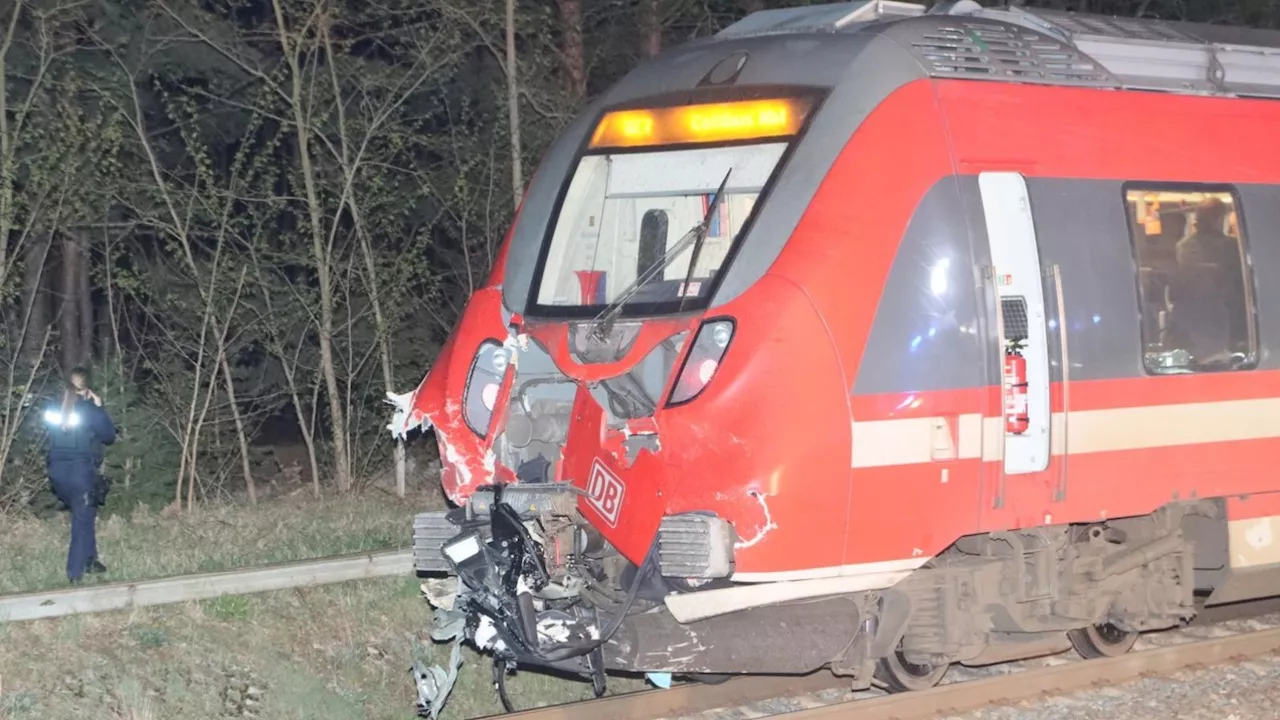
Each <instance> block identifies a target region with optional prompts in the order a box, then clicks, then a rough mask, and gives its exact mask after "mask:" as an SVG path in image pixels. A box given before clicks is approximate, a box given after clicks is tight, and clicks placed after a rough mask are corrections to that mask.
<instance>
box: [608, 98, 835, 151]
mask: <svg viewBox="0 0 1280 720" xmlns="http://www.w3.org/2000/svg"><path fill="white" fill-rule="evenodd" d="M810 109H811V102H810V101H809V100H808V99H807V98H775V99H770V100H742V101H737V102H723V103H704V104H700V105H683V106H678V107H666V108H651V109H643V110H617V111H614V112H611V113H608V114H606V115H605V116H604V118H602V119H601V120H600V124H599V125H597V126H596V130H595V133H594V134H593V135H592V138H591V147H593V148H599V147H635V146H638V145H670V144H678V143H703V142H726V141H732V140H754V139H759V138H769V137H783V136H788V135H794V134H796V133H797V132H799V131H800V127H801V125H803V124H804V121H805V118H807V117H808V115H809V111H810Z"/></svg>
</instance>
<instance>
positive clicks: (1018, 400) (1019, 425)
mask: <svg viewBox="0 0 1280 720" xmlns="http://www.w3.org/2000/svg"><path fill="white" fill-rule="evenodd" d="M1020 349H1021V348H1020V347H1018V344H1017V343H1010V345H1009V347H1008V348H1007V349H1006V350H1005V354H1004V416H1005V432H1008V433H1010V434H1012V435H1021V434H1023V433H1025V432H1026V431H1027V428H1029V427H1031V418H1030V416H1028V415H1027V359H1026V358H1024V357H1022V353H1020V352H1019V350H1020Z"/></svg>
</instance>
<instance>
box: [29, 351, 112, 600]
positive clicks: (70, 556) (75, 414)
mask: <svg viewBox="0 0 1280 720" xmlns="http://www.w3.org/2000/svg"><path fill="white" fill-rule="evenodd" d="M44 419H45V423H46V424H47V425H48V427H49V452H48V472H49V483H50V484H51V485H52V486H53V492H54V494H55V495H57V497H58V499H59V500H61V501H62V502H63V503H65V504H66V506H67V507H68V508H69V509H70V510H71V543H70V547H69V548H68V549H67V579H68V580H70V581H71V582H72V583H73V584H75V583H79V582H80V580H81V578H83V577H84V574H85V573H86V572H90V573H102V572H106V570H107V567H106V565H104V564H102V562H101V561H100V560H99V559H98V548H97V545H98V543H97V537H96V530H95V527H94V523H95V522H96V520H97V515H98V506H99V505H101V504H102V503H103V502H104V501H105V499H106V492H105V489H106V484H105V481H104V480H103V478H102V477H101V475H100V474H99V467H100V466H101V464H102V459H103V446H104V445H110V444H112V443H114V442H115V441H116V428H115V424H114V423H112V421H111V416H110V415H109V414H107V411H106V409H104V408H103V407H102V398H100V397H98V394H97V393H95V392H94V391H93V390H92V389H90V387H89V373H88V372H87V371H86V370H84V369H83V368H75V369H73V370H72V371H71V373H70V374H69V375H68V376H67V384H66V387H65V388H64V389H63V392H62V399H61V403H60V404H59V405H57V406H55V407H52V408H50V409H49V410H47V411H46V412H45V415H44Z"/></svg>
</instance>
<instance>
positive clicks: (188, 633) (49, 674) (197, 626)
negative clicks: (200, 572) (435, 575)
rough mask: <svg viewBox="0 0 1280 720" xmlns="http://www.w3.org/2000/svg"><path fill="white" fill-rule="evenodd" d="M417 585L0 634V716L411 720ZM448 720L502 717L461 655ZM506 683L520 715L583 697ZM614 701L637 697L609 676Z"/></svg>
mask: <svg viewBox="0 0 1280 720" xmlns="http://www.w3.org/2000/svg"><path fill="white" fill-rule="evenodd" d="M418 582H419V581H417V580H415V579H413V578H381V579H377V580H366V581H360V582H351V583H343V584H338V585H329V586H324V587H320V588H312V589H299V590H282V591H277V592H271V593H262V594H257V595H250V596H237V597H223V598H218V599H216V600H209V601H203V602H198V603H195V602H193V603H186V604H183V605H174V606H165V607H156V608H146V609H142V610H137V611H133V612H123V611H122V612H115V613H104V614H98V615H82V616H72V617H67V618H58V619H52V620H41V621H35V622H26V623H14V624H10V625H0V718H3V719H4V720H19V719H26V718H31V719H35V718H41V719H45V718H47V719H49V720H61V719H62V718H66V719H67V720H71V719H78V718H87V717H92V718H100V719H102V720H158V719H160V718H220V717H259V718H271V719H272V720H294V719H297V720H356V719H360V720H374V719H377V720H382V719H384V718H385V719H388V720H391V719H396V720H399V719H404V720H408V719H410V718H413V717H414V711H413V702H414V698H415V694H414V688H413V679H412V676H411V675H410V672H409V668H410V666H411V664H412V659H411V658H413V657H416V656H420V655H421V654H422V653H424V652H425V653H426V655H427V656H429V657H431V658H433V661H434V662H442V661H443V660H444V659H445V658H446V657H447V654H448V649H449V648H448V646H440V645H435V644H434V643H432V641H431V640H430V638H429V635H428V632H429V626H430V621H431V614H430V608H429V606H428V605H427V603H426V601H425V600H423V599H422V598H421V597H420V595H419V592H418ZM465 657H466V663H465V664H464V665H463V667H462V669H461V671H460V675H459V678H458V684H457V685H456V686H455V688H454V691H453V694H452V695H451V698H450V701H449V704H448V705H447V706H446V707H445V710H444V714H443V719H444V720H461V719H463V718H474V717H480V716H484V715H491V714H495V713H499V712H501V711H502V708H501V706H500V704H499V703H498V701H497V699H496V697H495V696H494V692H493V689H492V686H491V683H490V680H491V675H490V670H489V664H488V662H486V661H485V659H484V658H478V657H477V656H476V655H475V654H472V653H470V652H468V653H466V655H465ZM508 686H509V688H510V692H511V695H512V699H513V701H514V702H515V703H516V704H517V706H518V707H520V708H522V709H523V708H529V707H535V706H545V705H551V704H557V703H562V702H570V701H574V700H582V699H587V698H588V697H590V695H591V690H590V684H589V683H584V682H576V681H570V680H563V679H560V678H556V677H551V676H547V675H541V674H536V673H527V672H522V673H518V674H517V675H515V676H513V677H512V678H511V679H510V681H509V683H508ZM610 688H611V691H612V692H626V691H631V690H638V689H641V688H642V683H641V681H639V680H631V679H623V680H619V679H611V681H610Z"/></svg>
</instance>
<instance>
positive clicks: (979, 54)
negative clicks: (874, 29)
mask: <svg viewBox="0 0 1280 720" xmlns="http://www.w3.org/2000/svg"><path fill="white" fill-rule="evenodd" d="M882 33H883V34H885V35H887V36H889V37H891V38H892V39H893V40H894V41H895V42H897V43H899V44H900V45H902V46H903V47H904V48H906V49H907V50H908V51H909V52H910V53H911V54H912V55H913V56H914V57H915V58H916V60H917V61H918V62H920V64H921V65H922V66H923V67H924V68H925V69H926V71H927V72H928V73H929V74H930V75H932V76H934V77H959V78H969V79H977V80H1007V81H1018V82H1030V83H1051V84H1055V85H1082V86H1087V87H1116V86H1117V85H1118V83H1117V81H1116V79H1115V78H1114V77H1112V76H1111V73H1109V72H1108V71H1107V69H1106V68H1104V67H1102V66H1101V65H1100V64H1099V63H1097V62H1096V61H1094V60H1093V59H1092V58H1090V57H1089V56H1088V55H1086V54H1084V53H1082V52H1080V50H1079V49H1077V48H1076V47H1074V46H1073V45H1071V44H1070V43H1067V42H1063V41H1061V40H1059V39H1056V38H1054V37H1053V36H1051V35H1048V34H1045V33H1043V32H1038V31H1036V30H1033V29H1031V28H1028V27H1022V26H1018V25H1011V24H1009V23H1005V22H1000V21H998V20H991V19H987V18H984V17H965V16H948V15H930V16H926V17H922V18H919V19H916V20H912V21H911V22H909V23H905V22H904V23H895V24H893V25H890V26H887V27H885V28H884V29H883V30H882Z"/></svg>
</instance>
